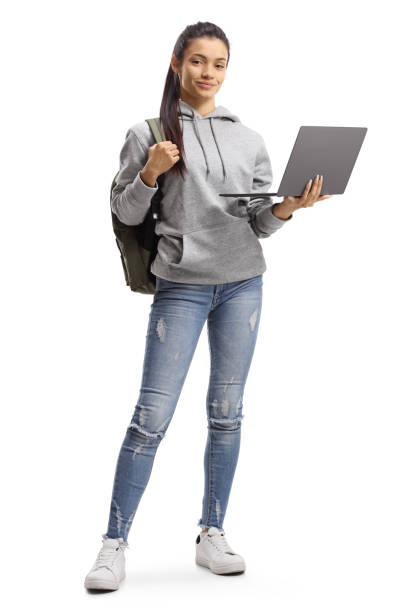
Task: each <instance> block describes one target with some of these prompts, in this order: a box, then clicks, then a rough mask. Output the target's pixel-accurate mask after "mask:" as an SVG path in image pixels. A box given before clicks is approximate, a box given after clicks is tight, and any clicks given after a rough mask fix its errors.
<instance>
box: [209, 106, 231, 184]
mask: <svg viewBox="0 0 408 612" xmlns="http://www.w3.org/2000/svg"><path fill="white" fill-rule="evenodd" d="M212 119H213V118H212V117H210V126H211V131H212V134H213V137H214V140H215V144H216V145H217V149H218V155H219V156H220V159H221V163H222V171H223V173H224V181H225V179H226V178H227V171H226V169H225V164H224V160H223V158H222V155H221V151H220V146H219V144H218V140H217V138H216V136H215V131H214V128H213V124H212Z"/></svg>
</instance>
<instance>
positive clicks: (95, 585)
mask: <svg viewBox="0 0 408 612" xmlns="http://www.w3.org/2000/svg"><path fill="white" fill-rule="evenodd" d="M102 538H103V546H102V548H101V550H100V551H99V553H98V556H97V557H96V561H95V563H94V564H93V566H92V568H91V569H90V570H89V572H88V574H87V575H86V577H85V582H84V586H85V588H87V589H103V590H105V589H106V590H109V591H115V590H116V589H118V588H119V586H120V582H121V581H122V580H123V579H124V578H125V576H126V574H125V549H126V548H127V546H128V545H127V544H125V543H124V541H123V538H118V539H116V538H108V537H107V536H106V535H105V534H104V535H103V536H102Z"/></svg>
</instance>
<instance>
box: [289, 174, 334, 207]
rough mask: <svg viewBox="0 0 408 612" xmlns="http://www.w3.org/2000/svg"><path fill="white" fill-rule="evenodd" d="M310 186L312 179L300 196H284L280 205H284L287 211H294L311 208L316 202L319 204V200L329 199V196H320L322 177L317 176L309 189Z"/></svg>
mask: <svg viewBox="0 0 408 612" xmlns="http://www.w3.org/2000/svg"><path fill="white" fill-rule="evenodd" d="M311 184H312V179H310V181H309V182H308V183H307V184H306V187H305V190H304V191H303V193H302V195H301V196H285V198H284V199H283V200H282V202H281V204H285V207H287V208H288V209H290V210H292V211H295V210H297V209H298V208H307V207H308V206H313V204H315V203H316V202H320V200H326V199H327V198H331V195H323V196H321V195H320V192H321V190H322V185H323V176H322V175H320V177H319V175H318V174H317V175H316V177H315V179H314V181H313V186H312V188H310V186H311Z"/></svg>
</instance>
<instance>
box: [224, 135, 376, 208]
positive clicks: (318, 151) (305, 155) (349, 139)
mask: <svg viewBox="0 0 408 612" xmlns="http://www.w3.org/2000/svg"><path fill="white" fill-rule="evenodd" d="M367 129H368V128H366V127H340V126H339V127H337V126H334V127H332V126H322V125H302V126H301V127H300V129H299V132H298V135H297V137H296V140H295V144H294V145H293V149H292V153H291V154H290V157H289V161H288V163H287V165H286V169H285V172H284V175H283V177H282V180H281V183H280V185H279V189H278V191H277V192H276V193H275V192H274V193H256V192H252V193H220V194H218V195H220V196H225V197H232V196H233V197H236V196H241V197H250V198H255V197H257V198H259V197H260V196H273V195H275V196H282V197H284V196H301V195H302V193H303V191H304V189H305V187H306V183H307V182H308V181H309V179H312V180H314V177H315V176H316V174H322V175H323V185H322V190H321V192H320V195H326V194H333V195H334V194H340V193H344V191H345V189H346V186H347V183H348V181H349V178H350V175H351V173H352V171H353V168H354V165H355V163H356V160H357V157H358V154H359V152H360V149H361V146H362V144H363V140H364V138H365V135H366V133H367Z"/></svg>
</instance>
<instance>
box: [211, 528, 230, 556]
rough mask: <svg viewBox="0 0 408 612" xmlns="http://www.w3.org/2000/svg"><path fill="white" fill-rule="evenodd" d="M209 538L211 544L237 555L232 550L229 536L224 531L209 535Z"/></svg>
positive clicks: (222, 550) (224, 551)
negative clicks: (228, 539) (228, 540)
mask: <svg viewBox="0 0 408 612" xmlns="http://www.w3.org/2000/svg"><path fill="white" fill-rule="evenodd" d="M208 539H209V540H210V542H211V544H214V546H215V547H216V548H217V549H218V550H219V551H220V552H222V553H227V554H230V555H235V553H234V551H233V550H232V548H231V546H230V545H229V544H228V542H227V538H226V537H225V534H224V533H216V534H213V535H209V536H208Z"/></svg>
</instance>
